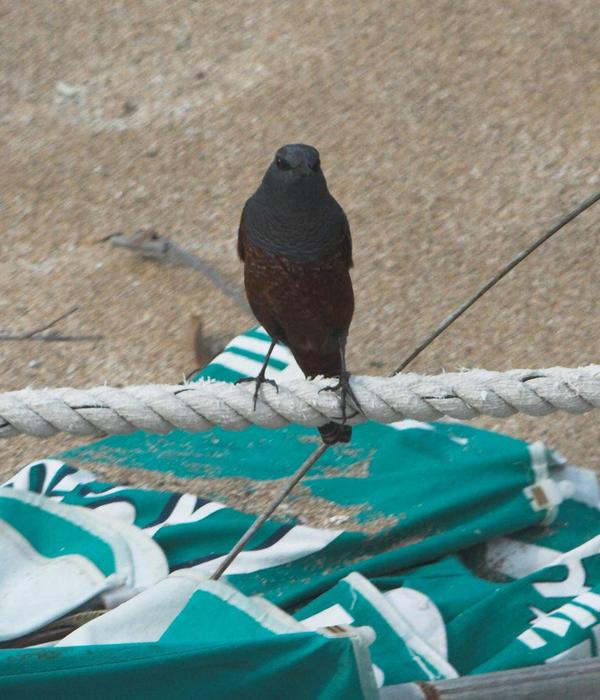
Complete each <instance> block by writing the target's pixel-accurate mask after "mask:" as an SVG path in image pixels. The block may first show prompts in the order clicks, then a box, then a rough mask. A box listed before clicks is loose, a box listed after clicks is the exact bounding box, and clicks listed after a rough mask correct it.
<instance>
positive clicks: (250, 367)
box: [210, 350, 281, 379]
mask: <svg viewBox="0 0 600 700" xmlns="http://www.w3.org/2000/svg"><path fill="white" fill-rule="evenodd" d="M210 365H211V366H213V365H220V366H221V367H225V368H226V369H231V370H233V371H234V372H238V373H239V374H242V375H244V376H248V377H256V376H257V375H258V373H259V372H260V370H261V368H262V363H261V362H257V361H256V360H251V359H250V358H249V357H243V356H242V355H237V354H236V353H233V352H228V351H227V350H226V351H225V352H222V353H221V354H220V355H217V357H215V359H214V360H213V361H212V362H211V363H210ZM280 374H281V370H280V369H277V368H276V367H273V366H271V365H269V366H268V367H267V371H266V372H265V376H266V377H267V379H275V378H276V377H278V376H279V375H280Z"/></svg>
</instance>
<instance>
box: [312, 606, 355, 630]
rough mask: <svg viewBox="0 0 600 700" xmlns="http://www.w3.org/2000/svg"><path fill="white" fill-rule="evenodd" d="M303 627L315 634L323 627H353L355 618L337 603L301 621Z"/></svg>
mask: <svg viewBox="0 0 600 700" xmlns="http://www.w3.org/2000/svg"><path fill="white" fill-rule="evenodd" d="M300 622H301V623H302V626H303V627H306V629H307V630H310V631H311V632H314V631H315V630H318V629H320V628H321V627H331V626H332V625H351V624H352V623H353V622H354V618H353V617H352V615H350V613H349V612H348V611H347V610H346V609H345V608H343V607H342V606H341V605H340V604H339V603H335V604H334V605H331V606H330V607H328V608H325V610H321V611H319V612H318V613H315V614H314V615H310V616H309V617H305V618H304V619H303V620H300Z"/></svg>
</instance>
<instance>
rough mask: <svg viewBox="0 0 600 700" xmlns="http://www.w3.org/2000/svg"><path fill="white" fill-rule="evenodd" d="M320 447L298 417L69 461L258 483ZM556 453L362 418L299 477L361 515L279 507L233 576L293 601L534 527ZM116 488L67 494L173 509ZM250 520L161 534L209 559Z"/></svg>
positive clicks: (255, 348)
mask: <svg viewBox="0 0 600 700" xmlns="http://www.w3.org/2000/svg"><path fill="white" fill-rule="evenodd" d="M268 346H269V339H268V336H266V335H265V334H264V333H263V332H262V331H261V330H260V329H254V330H252V331H250V332H248V333H246V334H244V335H243V336H240V337H238V338H235V339H234V340H233V341H232V343H231V344H230V345H229V346H228V347H227V348H226V350H225V351H224V352H223V353H222V354H221V355H219V356H218V357H217V358H215V360H214V361H213V363H211V364H210V365H209V366H208V367H207V369H206V370H204V371H203V372H202V373H201V375H200V376H199V378H200V379H202V378H203V379H211V378H212V379H219V380H225V381H235V380H236V379H239V378H240V377H241V376H244V375H245V374H247V373H252V372H254V373H256V372H257V371H258V369H259V368H260V364H261V362H262V358H263V357H264V355H265V353H266V350H267V349H268ZM288 365H290V367H288ZM291 365H293V361H292V360H291V356H290V355H289V353H288V352H287V351H286V350H285V349H283V348H278V349H277V351H276V353H274V358H273V359H272V361H271V365H270V368H269V373H268V374H267V376H269V377H271V378H275V379H277V380H279V381H285V376H286V373H288V371H289V369H292V370H293V367H292V366H291ZM316 444H317V437H316V430H314V429H306V428H302V427H298V426H290V427H288V428H285V429H281V430H265V429H261V428H257V427H252V428H249V429H247V430H244V431H242V432H239V433H236V432H228V431H224V430H221V429H215V430H213V431H210V432H208V433H199V434H195V435H190V434H187V433H183V432H180V431H175V432H173V433H171V434H169V435H166V436H155V435H146V434H144V433H136V434H133V435H128V436H114V437H110V438H107V439H106V440H101V441H99V442H96V443H94V444H92V445H85V446H83V447H81V448H77V449H75V450H70V451H68V452H64V453H62V454H61V455H60V458H61V459H62V460H64V461H65V462H67V463H69V462H74V463H76V464H78V465H79V466H83V467H86V468H87V467H89V468H92V469H93V466H94V464H112V465H121V466H130V467H139V468H144V469H151V470H157V471H164V472H170V473H173V474H176V475H177V476H183V477H197V476H210V477H211V478H214V479H219V478H230V479H231V478H244V479H248V478H250V479H251V481H250V482H249V483H247V484H246V485H245V488H248V489H250V490H252V489H253V488H254V486H253V482H254V484H256V485H259V484H260V482H261V481H267V480H273V479H282V478H285V477H287V476H289V475H291V474H292V473H293V472H294V471H295V470H296V469H297V468H298V465H299V464H300V463H301V462H302V461H303V460H304V459H306V457H307V456H308V455H309V454H310V453H311V452H312V451H313V449H314V447H315V445H316ZM550 459H551V455H550V454H549V453H547V452H546V451H545V450H544V449H543V448H540V447H539V446H536V447H535V448H534V449H532V446H530V445H528V444H527V443H525V442H523V441H521V440H516V439H513V438H511V437H508V436H505V435H501V434H497V433H491V432H488V431H484V430H478V429H475V428H471V427H469V426H465V425H460V424H455V423H432V424H428V423H420V422H417V421H402V422H401V423H398V424H395V425H393V426H385V425H378V424H375V423H368V424H365V425H360V426H357V427H356V428H355V429H354V438H353V441H352V443H351V444H350V445H348V446H345V445H338V446H336V447H335V448H333V449H330V450H328V451H327V452H326V453H325V455H324V456H323V457H322V458H321V459H320V460H319V462H318V463H317V465H315V467H314V468H313V469H312V470H311V471H310V473H309V474H308V475H307V476H306V477H305V478H304V479H303V481H302V488H303V489H306V490H307V492H308V493H309V495H311V496H314V497H317V498H320V499H324V504H325V505H326V504H327V503H329V504H333V505H335V506H336V507H340V506H341V507H342V508H344V509H347V510H348V511H350V512H351V513H352V515H351V516H348V517H347V519H346V520H344V519H343V516H342V517H341V518H339V517H338V518H334V519H333V521H332V523H331V524H330V525H328V526H327V528H326V529H316V528H308V527H304V526H302V525H300V524H297V523H293V522H290V521H289V519H287V520H286V518H285V517H284V516H283V515H282V513H281V512H278V513H277V514H276V515H275V518H274V519H273V520H272V521H270V522H269V523H267V524H266V525H265V526H264V527H263V528H262V529H261V530H260V532H258V533H257V534H256V535H255V537H254V538H253V540H251V542H250V543H249V546H248V550H249V551H248V552H244V553H243V554H242V555H240V557H239V558H238V560H236V562H234V564H233V566H232V567H231V568H230V569H229V570H228V577H229V579H230V580H231V581H232V582H234V583H235V585H236V586H237V587H238V588H239V589H240V590H241V591H243V592H244V593H247V594H248V595H251V594H254V593H261V594H262V595H265V596H267V597H268V598H269V599H270V600H271V601H273V602H274V603H276V604H277V605H280V606H282V607H284V608H286V609H293V608H294V607H295V606H298V605H300V604H302V603H304V602H306V601H307V600H310V599H312V598H314V597H315V596H317V595H319V594H320V593H323V592H324V591H326V590H327V589H328V588H330V587H331V586H332V585H334V584H335V583H336V582H337V581H339V580H340V579H341V578H343V577H344V576H346V575H348V574H349V573H351V572H353V571H358V572H360V573H361V574H363V575H364V576H367V577H373V576H383V575H386V574H388V573H389V572H393V571H399V570H402V569H406V568H407V567H412V566H415V565H417V564H420V563H423V562H427V561H431V560H432V559H435V558H439V557H440V556H443V555H445V554H449V553H452V552H455V551H458V550H461V549H464V548H466V547H469V546H471V545H474V544H477V543H481V542H484V541H486V540H488V539H490V538H491V537H494V536H496V535H500V534H507V533H510V532H515V531H517V530H520V529H522V528H524V527H527V526H531V525H535V524H539V523H541V522H542V521H544V520H545V519H547V518H548V517H549V516H551V515H552V513H553V512H554V511H555V505H556V497H555V496H556V494H555V493H554V491H555V488H554V484H553V482H550V481H549V480H548V479H547V477H548V473H549V467H551V462H550V461H549V460H550ZM535 484H538V485H539V489H540V490H541V491H542V492H544V489H549V491H550V493H548V494H547V498H546V500H545V503H544V504H543V505H542V506H538V505H537V504H536V500H535V498H534V497H533V496H532V492H531V489H532V486H533V485H535ZM108 488H110V487H109V486H108V485H106V484H97V485H95V486H91V487H87V486H83V487H81V488H80V489H77V490H75V491H74V492H70V493H69V494H67V495H66V497H65V502H68V503H74V504H77V505H89V506H93V507H98V506H100V505H101V504H102V503H103V502H106V503H109V502H110V503H114V501H115V500H119V499H120V500H121V501H129V503H130V504H131V506H132V509H133V512H132V516H131V517H132V522H135V524H136V525H138V526H139V527H148V525H149V524H150V523H157V522H159V521H160V518H161V517H164V513H165V512H166V511H168V510H169V508H171V507H172V508H175V506H173V505H172V504H171V505H169V503H168V502H167V501H168V499H169V498H170V496H169V495H166V494H164V493H160V494H158V493H154V494H150V493H146V494H143V495H142V494H140V493H139V491H136V490H134V489H132V490H130V491H127V490H123V491H120V493H119V494H118V495H115V494H112V493H111V494H109V495H108V496H106V495H104V494H103V490H106V489H108ZM59 492H60V488H58V491H57V493H59ZM292 498H294V495H292ZM112 507H114V505H113V506H112ZM161 514H162V515H161ZM252 520H253V518H252V516H249V515H246V514H244V513H240V512H237V511H234V510H232V509H227V510H225V509H223V510H219V511H215V512H214V513H212V514H211V516H210V517H209V518H205V519H202V520H199V521H198V522H197V523H195V524H192V523H186V524H182V525H181V527H180V528H175V527H171V528H169V529H165V530H159V531H158V532H157V533H156V534H155V535H154V536H155V538H156V540H157V542H158V543H159V544H160V545H161V547H163V549H164V551H165V553H166V555H167V558H168V560H169V563H170V565H171V567H172V568H181V567H184V566H194V565H202V566H205V568H206V570H211V569H214V568H215V566H216V563H215V562H216V561H218V557H220V556H223V555H224V554H225V553H226V552H227V551H228V550H229V549H230V547H231V546H232V545H233V544H234V543H235V541H236V540H237V539H238V537H239V535H240V533H241V532H243V531H244V529H245V528H246V527H248V526H249V525H250V523H251V522H252ZM361 529H362V531H361ZM294 551H297V552H298V555H297V556H294V555H293V554H292V552H294Z"/></svg>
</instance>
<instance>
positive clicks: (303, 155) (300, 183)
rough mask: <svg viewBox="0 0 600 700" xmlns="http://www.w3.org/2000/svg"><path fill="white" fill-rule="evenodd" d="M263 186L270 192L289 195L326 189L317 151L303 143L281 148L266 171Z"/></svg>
mask: <svg viewBox="0 0 600 700" xmlns="http://www.w3.org/2000/svg"><path fill="white" fill-rule="evenodd" d="M263 184H264V185H266V186H267V187H268V189H269V190H270V191H272V192H279V193H281V194H285V193H288V194H290V195H297V194H300V193H301V192H305V193H307V194H308V193H309V192H311V191H315V190H320V189H322V188H323V187H325V188H327V185H326V182H325V177H324V176H323V173H322V172H321V159H320V158H319V151H317V149H316V148H314V147H313V146H307V145H305V144H303V143H293V144H289V145H287V146H282V147H281V148H280V149H279V150H278V151H277V153H276V154H275V158H274V159H273V162H272V163H271V165H270V166H269V168H268V169H267V172H266V173H265V178H264V180H263Z"/></svg>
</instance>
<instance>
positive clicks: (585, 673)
mask: <svg viewBox="0 0 600 700" xmlns="http://www.w3.org/2000/svg"><path fill="white" fill-rule="evenodd" d="M599 687H600V659H598V658H595V659H579V660H577V661H561V662H560V663H553V664H540V665H538V666H530V667H527V668H515V669H511V670H510V671H496V672H495V673H483V674H481V675H476V676H462V677H461V678H454V679H452V680H445V681H420V682H418V683H403V684H401V685H389V686H386V687H383V688H382V689H381V691H380V697H381V700H429V699H431V700H433V699H434V698H435V700H548V699H549V698H581V699H582V700H592V698H598V697H600V693H599V692H598V688H599Z"/></svg>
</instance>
